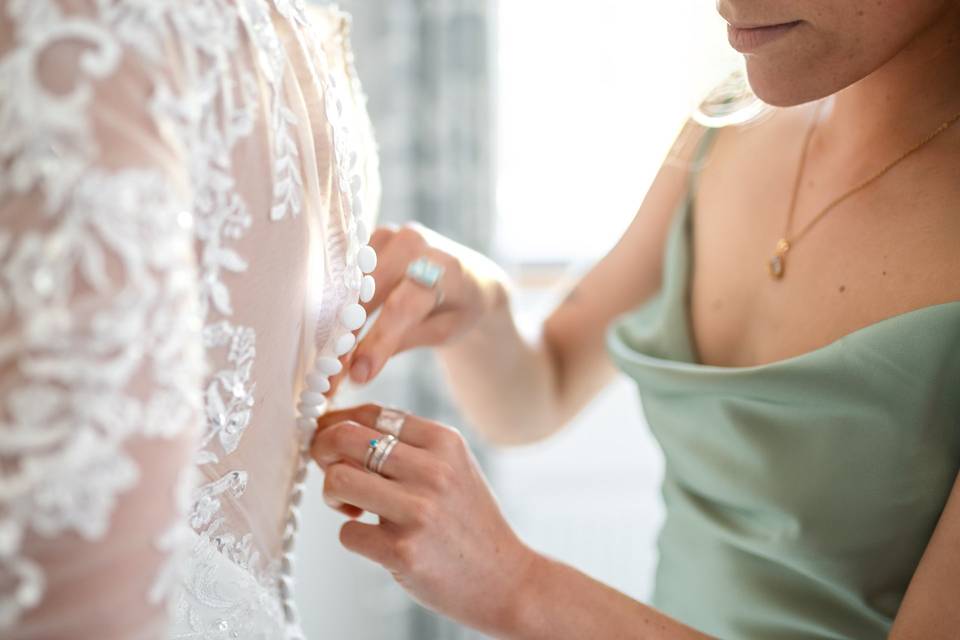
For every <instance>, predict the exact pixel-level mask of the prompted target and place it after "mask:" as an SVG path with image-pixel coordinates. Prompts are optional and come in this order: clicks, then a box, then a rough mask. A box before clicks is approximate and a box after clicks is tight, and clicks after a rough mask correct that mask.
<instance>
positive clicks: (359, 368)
mask: <svg viewBox="0 0 960 640" xmlns="http://www.w3.org/2000/svg"><path fill="white" fill-rule="evenodd" d="M350 377H351V378H352V379H353V381H354V382H358V383H361V384H362V383H364V382H366V381H367V378H368V377H370V358H367V357H366V356H359V357H358V358H355V359H354V361H353V365H352V366H351V367H350Z"/></svg>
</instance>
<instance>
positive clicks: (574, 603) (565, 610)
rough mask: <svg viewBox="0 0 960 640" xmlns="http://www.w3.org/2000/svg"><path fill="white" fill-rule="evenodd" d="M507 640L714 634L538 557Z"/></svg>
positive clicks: (681, 639)
mask: <svg viewBox="0 0 960 640" xmlns="http://www.w3.org/2000/svg"><path fill="white" fill-rule="evenodd" d="M515 604H516V606H515V608H514V609H513V610H512V614H511V619H510V620H508V621H507V622H506V623H505V625H504V627H505V632H504V633H503V634H502V637H503V639H504V640H541V639H542V638H550V639H551V640H580V639H581V638H604V640H617V639H620V638H622V639H623V640H648V639H649V640H653V639H656V640H661V639H662V640H704V639H707V638H709V636H706V635H704V634H701V633H699V632H698V631H696V630H694V629H691V628H690V627H687V626H686V625H683V624H681V623H679V622H677V621H675V620H673V619H671V618H669V617H668V616H666V615H664V614H662V613H660V612H658V611H656V610H655V609H653V608H651V607H648V606H646V605H644V604H642V603H640V602H637V601H636V600H633V599H631V598H629V597H627V596H626V595H624V594H622V593H620V592H619V591H616V590H615V589H612V588H611V587H608V586H607V585H604V584H602V583H600V582H598V581H596V580H594V579H592V578H590V577H588V576H586V575H584V574H583V573H581V572H579V571H577V570H576V569H573V568H572V567H569V566H567V565H565V564H562V563H560V562H556V561H553V560H550V559H549V558H545V557H543V556H535V558H534V560H533V561H532V562H531V565H530V569H529V575H528V578H527V580H526V581H525V586H524V588H522V589H521V590H520V595H519V596H518V597H517V602H516V603H515Z"/></svg>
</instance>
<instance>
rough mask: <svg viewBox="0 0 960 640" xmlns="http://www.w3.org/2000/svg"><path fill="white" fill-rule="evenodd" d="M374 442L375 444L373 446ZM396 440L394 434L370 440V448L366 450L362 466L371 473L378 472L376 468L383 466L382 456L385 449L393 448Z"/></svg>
mask: <svg viewBox="0 0 960 640" xmlns="http://www.w3.org/2000/svg"><path fill="white" fill-rule="evenodd" d="M374 442H376V443H377V444H376V445H375V446H374V444H373V443H374ZM396 442H397V438H396V437H395V436H387V437H385V438H381V439H380V440H371V441H370V449H369V450H368V451H367V458H366V461H365V462H364V465H363V466H364V467H366V469H367V471H370V472H371V473H380V472H379V471H378V469H380V467H382V466H383V456H384V453H385V452H386V451H387V449H393V446H392V445H393V444H395V443H396Z"/></svg>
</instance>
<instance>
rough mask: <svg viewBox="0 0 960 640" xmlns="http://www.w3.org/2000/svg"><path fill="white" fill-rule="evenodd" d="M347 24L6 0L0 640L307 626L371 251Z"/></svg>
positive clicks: (373, 197) (370, 166) (72, 0)
mask: <svg viewBox="0 0 960 640" xmlns="http://www.w3.org/2000/svg"><path fill="white" fill-rule="evenodd" d="M308 14H309V15H308ZM347 29H348V21H347V20H346V18H345V17H344V16H343V15H342V14H340V13H338V12H337V11H335V10H332V9H321V10H316V11H313V10H311V11H308V10H307V8H306V7H305V6H304V5H303V4H302V2H301V1H300V0H0V637H2V638H5V639H14V638H16V639H18V640H19V639H22V638H36V639H40V638H42V639H44V640H49V639H55V638H70V639H88V638H89V639H96V640H110V639H114V638H117V639H119V638H123V639H125V640H126V639H130V638H191V639H201V638H202V639H210V640H220V639H223V640H227V639H269V640H277V639H282V638H296V637H299V636H300V632H299V630H298V626H297V621H296V612H295V608H294V606H293V600H292V583H291V577H290V576H291V562H292V555H291V553H292V546H293V542H294V534H295V532H296V530H297V504H298V503H299V501H300V500H301V498H302V483H303V479H304V474H305V471H306V466H305V465H306V460H305V446H306V443H307V442H308V440H309V437H310V435H311V430H312V428H313V424H314V421H313V419H312V418H313V417H314V416H317V415H320V414H321V413H322V412H323V411H324V410H325V407H326V404H325V401H324V400H323V398H322V395H321V393H320V392H322V391H324V390H325V388H326V384H327V377H328V376H329V375H330V374H332V373H333V372H334V371H335V370H336V369H337V368H338V366H339V363H338V361H337V360H336V357H337V356H338V355H340V354H344V353H346V352H347V351H348V350H349V349H351V348H352V346H353V343H354V333H353V332H354V331H355V330H357V329H358V328H359V327H360V326H361V325H362V323H363V322H364V314H363V309H362V307H360V306H359V305H358V304H357V301H358V299H361V298H362V299H368V298H369V296H371V295H372V290H373V281H372V279H371V278H370V277H369V276H365V275H364V274H365V273H369V272H370V271H372V269H373V267H374V264H375V259H376V256H375V255H374V254H373V253H372V249H370V248H369V247H368V246H366V243H367V241H368V238H369V228H370V223H371V220H370V217H371V216H372V214H373V204H374V203H375V202H376V201H377V198H378V196H379V194H378V183H377V179H376V175H377V174H376V157H375V154H374V152H373V144H372V138H371V131H370V126H369V121H368V120H367V117H366V112H365V109H364V102H363V98H362V94H361V92H360V89H359V85H358V82H357V80H356V78H355V75H354V74H353V73H352V66H351V54H350V52H349V50H348V47H349V45H348V36H347ZM168 603H169V604H170V605H171V606H169V607H168V606H167V604H168Z"/></svg>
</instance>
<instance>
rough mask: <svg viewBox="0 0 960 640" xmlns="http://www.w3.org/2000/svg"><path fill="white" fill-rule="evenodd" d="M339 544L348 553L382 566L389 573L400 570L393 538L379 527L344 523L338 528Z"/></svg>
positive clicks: (359, 523)
mask: <svg viewBox="0 0 960 640" xmlns="http://www.w3.org/2000/svg"><path fill="white" fill-rule="evenodd" d="M340 544H342V545H343V546H344V547H345V548H346V549H348V550H349V551H353V552H354V553H357V554H360V555H361V556H363V557H365V558H367V559H369V560H373V561H374V562H376V563H377V564H380V565H383V566H384V567H385V568H386V569H388V570H389V571H398V570H399V569H400V562H399V561H398V558H397V554H396V552H395V551H394V548H395V546H396V545H395V543H394V541H393V537H392V536H391V535H390V533H389V532H388V531H386V530H385V529H384V528H383V527H382V526H380V525H375V524H365V523H363V522H347V523H344V525H343V526H342V527H340Z"/></svg>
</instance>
